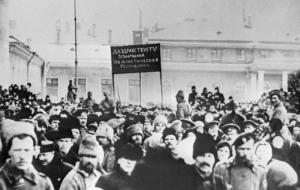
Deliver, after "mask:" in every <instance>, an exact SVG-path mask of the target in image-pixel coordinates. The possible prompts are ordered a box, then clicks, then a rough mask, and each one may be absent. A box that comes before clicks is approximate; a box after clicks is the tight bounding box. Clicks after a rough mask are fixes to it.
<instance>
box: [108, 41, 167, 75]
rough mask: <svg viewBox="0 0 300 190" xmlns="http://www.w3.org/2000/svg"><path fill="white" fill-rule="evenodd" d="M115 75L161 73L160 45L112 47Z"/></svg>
mask: <svg viewBox="0 0 300 190" xmlns="http://www.w3.org/2000/svg"><path fill="white" fill-rule="evenodd" d="M111 65H112V73H113V74H121V73H143V72H161V62H160V44H144V45H130V46H112V47H111Z"/></svg>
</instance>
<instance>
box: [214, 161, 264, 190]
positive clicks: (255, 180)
mask: <svg viewBox="0 0 300 190" xmlns="http://www.w3.org/2000/svg"><path fill="white" fill-rule="evenodd" d="M213 183H214V189H217V190H232V189H234V190H248V189H249V190H266V186H267V184H266V178H265V168H263V167H261V166H258V165H253V166H251V167H250V166H243V165H237V164H236V163H234V162H224V163H221V164H219V165H217V166H216V167H215V169H214V172H213Z"/></svg>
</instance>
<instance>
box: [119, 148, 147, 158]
mask: <svg viewBox="0 0 300 190" xmlns="http://www.w3.org/2000/svg"><path fill="white" fill-rule="evenodd" d="M142 157H143V150H142V148H141V147H140V146H138V145H134V144H125V145H123V146H122V147H120V148H119V149H116V159H117V160H118V159H119V158H125V159H129V160H140V159H141V158H142Z"/></svg>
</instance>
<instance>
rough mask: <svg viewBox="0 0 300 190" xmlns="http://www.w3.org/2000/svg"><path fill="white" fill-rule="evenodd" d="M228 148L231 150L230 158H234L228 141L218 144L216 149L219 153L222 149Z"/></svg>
mask: <svg viewBox="0 0 300 190" xmlns="http://www.w3.org/2000/svg"><path fill="white" fill-rule="evenodd" d="M226 146H227V147H228V148H229V152H230V157H231V156H232V148H231V145H230V144H229V142H227V141H220V142H219V143H218V144H217V146H216V149H217V151H218V150H219V149H220V148H223V147H226Z"/></svg>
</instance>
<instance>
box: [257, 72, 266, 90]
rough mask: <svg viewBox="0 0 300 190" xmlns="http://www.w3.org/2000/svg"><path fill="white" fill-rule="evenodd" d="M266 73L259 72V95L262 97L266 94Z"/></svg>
mask: <svg viewBox="0 0 300 190" xmlns="http://www.w3.org/2000/svg"><path fill="white" fill-rule="evenodd" d="M264 83H265V71H262V70H260V71H257V95H258V96H261V95H262V93H263V92H264Z"/></svg>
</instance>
